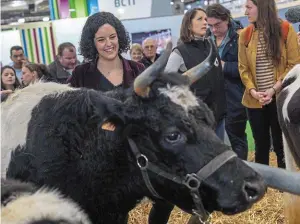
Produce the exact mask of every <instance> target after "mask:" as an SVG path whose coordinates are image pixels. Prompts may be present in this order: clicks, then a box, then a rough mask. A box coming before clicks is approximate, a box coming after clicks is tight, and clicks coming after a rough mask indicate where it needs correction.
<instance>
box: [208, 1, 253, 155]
mask: <svg viewBox="0 0 300 224" xmlns="http://www.w3.org/2000/svg"><path fill="white" fill-rule="evenodd" d="M206 13H207V22H208V26H209V28H210V29H209V31H210V32H211V37H212V38H213V40H214V41H215V43H216V46H217V48H218V52H219V55H220V57H221V63H222V69H223V74H224V79H225V93H226V103H227V106H226V112H227V113H226V117H225V129H226V132H227V134H228V137H229V140H230V143H231V146H232V149H233V151H234V152H236V154H237V155H238V156H239V158H241V159H244V160H247V156H248V144H247V136H246V132H245V130H246V124H247V114H246V108H245V107H244V106H243V105H242V97H243V93H244V90H245V87H244V85H243V83H242V81H241V77H240V73H239V69H238V39H239V34H238V32H239V31H240V30H241V29H243V27H242V25H241V24H240V22H239V21H236V20H233V19H232V18H231V13H230V11H229V10H228V9H226V8H225V7H224V6H223V5H221V4H212V5H209V6H208V7H207V8H206Z"/></svg>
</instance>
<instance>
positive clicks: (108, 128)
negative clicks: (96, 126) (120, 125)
mask: <svg viewBox="0 0 300 224" xmlns="http://www.w3.org/2000/svg"><path fill="white" fill-rule="evenodd" d="M101 128H102V129H103V130H105V131H114V130H116V126H115V125H114V124H113V123H111V122H109V121H105V122H104V123H103V124H102V126H101Z"/></svg>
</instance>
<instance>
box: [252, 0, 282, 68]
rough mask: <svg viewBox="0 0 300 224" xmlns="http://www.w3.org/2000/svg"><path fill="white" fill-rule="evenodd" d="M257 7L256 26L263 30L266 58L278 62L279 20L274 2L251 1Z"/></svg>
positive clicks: (279, 55)
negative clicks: (269, 57)
mask: <svg viewBox="0 0 300 224" xmlns="http://www.w3.org/2000/svg"><path fill="white" fill-rule="evenodd" d="M251 1H252V2H253V4H254V5H256V6H257V11H258V15H257V20H256V26H257V27H258V28H259V29H262V30H263V36H264V40H265V42H266V49H267V52H266V53H267V56H271V57H272V60H273V63H274V64H275V65H277V64H278V63H279V62H280V57H281V49H280V41H281V38H282V32H281V20H280V19H279V18H278V16H277V9H276V3H275V1H274V0H251Z"/></svg>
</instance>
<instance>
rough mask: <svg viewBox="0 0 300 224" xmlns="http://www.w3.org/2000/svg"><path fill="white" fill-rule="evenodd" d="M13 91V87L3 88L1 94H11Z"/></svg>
mask: <svg viewBox="0 0 300 224" xmlns="http://www.w3.org/2000/svg"><path fill="white" fill-rule="evenodd" d="M12 92H13V91H12V90H11V89H8V90H1V91H0V94H10V93H12Z"/></svg>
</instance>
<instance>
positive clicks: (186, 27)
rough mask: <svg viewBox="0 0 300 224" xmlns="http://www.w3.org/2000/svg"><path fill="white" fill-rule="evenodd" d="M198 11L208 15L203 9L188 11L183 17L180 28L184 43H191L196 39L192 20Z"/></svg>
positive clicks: (181, 38)
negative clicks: (192, 28)
mask: <svg viewBox="0 0 300 224" xmlns="http://www.w3.org/2000/svg"><path fill="white" fill-rule="evenodd" d="M197 11H202V12H204V13H206V12H205V10H204V9H202V8H193V9H191V10H189V11H187V12H186V13H185V14H184V16H183V19H182V23H181V27H180V40H181V41H182V42H190V41H191V40H193V39H194V38H193V33H192V30H191V26H192V19H194V18H195V16H196V13H197Z"/></svg>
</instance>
